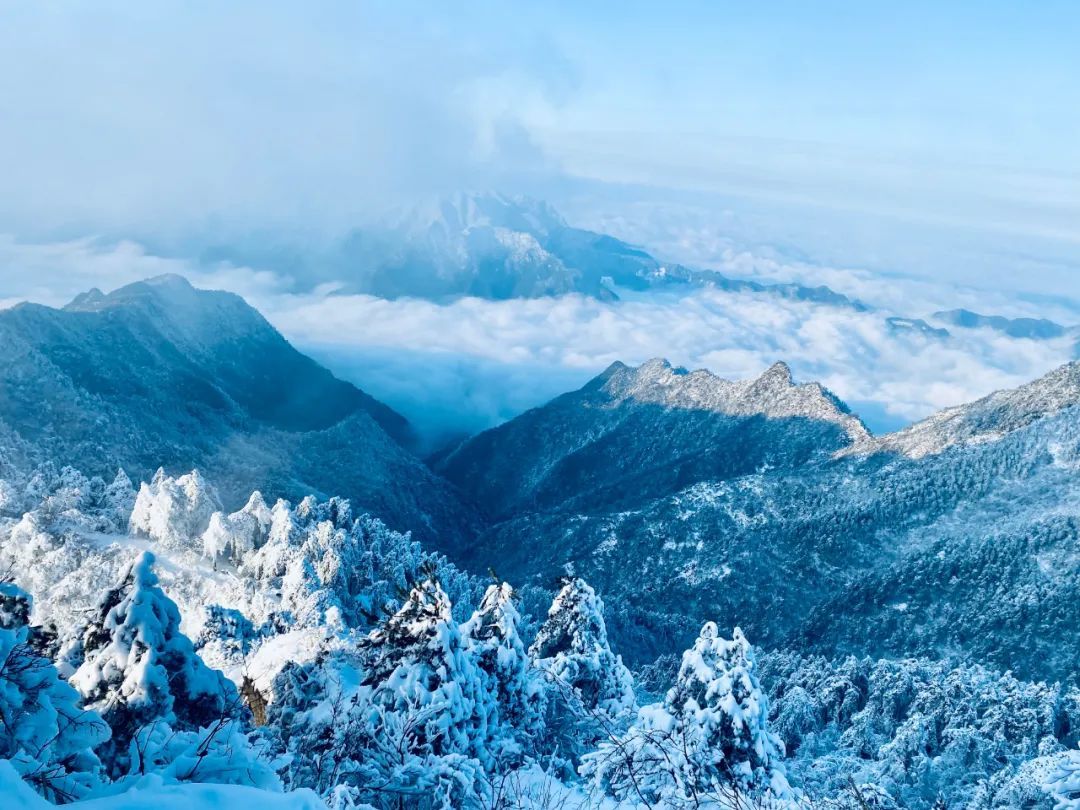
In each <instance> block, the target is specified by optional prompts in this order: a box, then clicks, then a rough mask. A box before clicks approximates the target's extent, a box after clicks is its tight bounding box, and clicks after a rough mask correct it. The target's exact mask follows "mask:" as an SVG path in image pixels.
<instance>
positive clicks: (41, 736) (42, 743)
mask: <svg viewBox="0 0 1080 810" xmlns="http://www.w3.org/2000/svg"><path fill="white" fill-rule="evenodd" d="M30 605H31V602H30V596H29V595H28V594H27V593H25V592H24V591H22V590H20V589H19V588H17V587H16V586H15V585H13V584H11V583H9V582H0V759H8V760H11V762H12V764H13V765H14V767H15V768H16V770H17V771H18V772H19V774H20V775H21V776H22V778H23V779H24V780H25V781H26V782H28V783H29V784H31V785H32V786H33V787H34V788H35V789H36V790H37V791H38V792H39V793H41V794H42V795H43V796H45V797H46V798H48V799H50V800H52V801H57V802H63V801H71V800H73V799H76V798H80V797H81V796H83V795H84V794H85V793H86V792H88V791H89V790H90V789H92V788H93V787H95V786H97V785H98V784H99V783H100V777H101V770H102V767H101V762H100V761H99V759H98V758H97V756H96V755H95V754H94V752H93V748H94V747H95V746H97V745H99V744H101V743H103V742H105V741H106V740H107V739H108V738H109V727H108V726H107V725H106V724H105V722H104V721H103V720H102V719H101V718H100V717H99V716H98V715H97V714H96V713H95V712H92V711H87V710H85V709H83V707H82V706H81V705H80V698H79V694H78V692H76V691H75V690H74V689H73V688H72V687H70V686H69V685H68V684H67V683H65V682H64V681H62V680H61V679H60V677H59V674H58V673H57V671H56V668H55V667H54V666H53V665H52V663H51V662H50V661H48V660H47V659H45V658H42V657H41V656H40V655H38V654H37V653H36V652H35V651H34V650H33V648H32V647H31V645H30V644H29V642H28V636H29V633H30V628H29V627H28V625H27V622H28V620H29V617H30Z"/></svg>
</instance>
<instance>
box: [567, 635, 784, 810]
mask: <svg viewBox="0 0 1080 810" xmlns="http://www.w3.org/2000/svg"><path fill="white" fill-rule="evenodd" d="M767 721H768V702H767V699H766V697H765V694H764V693H763V692H762V690H761V686H760V684H759V683H758V679H757V675H756V673H755V672H754V656H753V651H752V649H751V647H750V644H749V642H747V640H746V638H745V636H743V634H742V631H741V630H739V629H738V628H736V629H735V632H734V635H733V637H732V639H731V640H730V641H728V640H726V639H723V638H720V636H719V635H718V633H717V630H716V625H715V624H713V623H712V622H708V623H706V624H705V626H704V627H703V628H702V630H701V635H700V636H699V637H698V639H697V641H696V642H695V643H694V646H693V647H692V648H691V649H689V650H687V651H686V652H685V653H684V654H683V659H682V665H681V666H680V668H679V673H678V675H677V677H676V681H675V685H674V686H673V687H672V688H671V689H670V690H669V691H668V693H667V696H666V697H665V698H664V701H663V702H662V703H657V704H653V705H651V706H646V707H643V708H642V709H641V710H640V711H639V712H638V718H637V720H636V722H635V723H634V725H633V726H632V727H631V728H630V729H629V730H628V731H627V732H626V734H625V735H622V736H621V737H620V738H618V739H615V740H612V741H609V742H606V743H604V744H603V745H601V746H600V747H599V749H598V750H597V751H596V752H594V753H592V754H589V755H587V756H586V757H585V758H584V761H583V764H582V767H581V772H582V774H583V775H584V776H586V777H589V778H591V779H592V780H593V781H594V783H595V784H597V785H598V787H600V788H601V789H602V790H604V791H605V792H606V793H608V794H611V795H613V796H616V797H617V798H620V799H630V800H638V801H642V802H645V803H650V804H652V803H663V804H666V805H669V806H674V807H680V806H693V807H697V806H700V805H701V804H703V803H709V802H718V803H720V804H725V803H729V804H730V803H734V804H735V806H738V802H739V801H743V800H746V799H748V798H753V799H757V798H762V797H765V796H772V797H774V798H778V799H786V798H789V797H790V795H791V790H790V787H789V786H788V783H787V778H786V775H785V772H784V767H783V764H782V763H781V761H780V760H781V757H782V753H783V743H781V742H780V740H779V738H777V737H776V736H775V735H774V734H773V733H772V732H770V731H769V728H768V723H767Z"/></svg>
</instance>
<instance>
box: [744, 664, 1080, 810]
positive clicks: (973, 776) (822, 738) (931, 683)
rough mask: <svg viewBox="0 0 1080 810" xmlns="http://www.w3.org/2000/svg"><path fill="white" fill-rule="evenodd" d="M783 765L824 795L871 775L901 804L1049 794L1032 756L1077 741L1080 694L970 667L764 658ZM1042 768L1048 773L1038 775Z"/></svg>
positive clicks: (1004, 800) (839, 793) (838, 794)
mask: <svg viewBox="0 0 1080 810" xmlns="http://www.w3.org/2000/svg"><path fill="white" fill-rule="evenodd" d="M761 678H762V681H763V682H764V683H765V684H766V685H767V686H768V688H769V690H770V694H771V700H770V706H771V713H772V727H773V729H774V730H775V731H776V732H777V733H778V734H779V735H780V736H781V738H782V739H783V740H784V741H785V743H786V745H787V749H788V755H789V758H788V770H789V772H790V773H791V775H792V778H793V780H794V781H796V782H798V783H799V784H801V786H802V787H803V788H804V789H805V790H806V792H807V793H808V794H809V795H811V796H814V797H816V798H818V799H821V800H837V799H839V798H842V797H843V796H844V795H846V794H848V792H849V788H850V782H851V780H853V779H854V780H855V782H856V783H857V784H872V785H875V786H876V788H877V789H879V790H881V791H884V792H885V793H887V794H888V795H890V796H892V797H894V800H895V801H896V802H897V803H899V804H900V805H902V806H904V807H910V808H919V809H920V810H929V809H930V808H931V807H933V806H934V804H935V802H936V801H937V800H938V799H941V800H942V801H943V802H945V804H946V805H947V806H948V807H973V808H974V807H980V806H994V807H1002V808H1005V807H1019V806H1025V805H1024V802H1023V801H1021V800H1020V798H1019V797H1020V796H1022V795H1026V796H1032V797H1034V799H1033V800H1035V799H1043V800H1044V799H1045V796H1044V794H1043V793H1042V791H1041V789H1040V786H1041V785H1042V783H1043V781H1044V778H1042V777H1039V776H1038V773H1037V769H1036V768H1035V767H1034V765H1030V763H1036V762H1038V761H1040V759H1041V758H1043V761H1049V760H1045V758H1046V757H1054V756H1060V755H1061V754H1063V753H1064V751H1065V750H1066V748H1067V747H1068V746H1075V745H1076V743H1077V735H1078V733H1080V693H1078V692H1077V691H1076V689H1075V687H1070V686H1068V685H1057V684H1052V685H1047V684H1041V683H1034V684H1033V683H1026V682H1024V681H1020V680H1018V679H1016V678H1015V677H1013V676H1012V675H1010V674H1004V675H1002V674H999V673H995V672H992V671H990V670H987V669H984V668H983V667H980V666H975V665H962V664H949V663H943V662H933V661H920V660H904V661H876V662H875V661H870V660H868V659H864V660H857V659H855V658H848V659H846V660H841V661H838V662H833V661H829V660H827V659H824V658H816V657H811V658H804V657H802V656H799V655H797V654H793V653H772V654H767V655H764V656H762V659H761ZM1044 776H1045V775H1044Z"/></svg>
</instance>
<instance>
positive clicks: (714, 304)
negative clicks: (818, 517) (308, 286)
mask: <svg viewBox="0 0 1080 810" xmlns="http://www.w3.org/2000/svg"><path fill="white" fill-rule="evenodd" d="M740 255H741V258H739V261H742V262H746V263H750V264H762V263H768V264H769V266H770V267H772V271H771V272H772V274H773V275H774V276H777V277H782V276H798V275H800V274H805V273H808V272H809V271H810V268H808V267H805V266H798V265H790V264H785V263H783V262H780V261H777V260H776V259H757V258H755V257H753V256H749V255H742V254H740ZM0 267H5V268H10V269H11V270H10V272H8V273H7V274H6V275H7V276H8V285H7V291H6V296H7V298H8V299H9V303H10V302H13V301H15V300H18V299H31V300H37V301H41V302H44V303H48V304H52V305H61V304H63V303H65V302H66V301H67V300H69V299H70V298H71V297H73V296H74V295H75V294H76V293H78V292H81V291H83V290H85V289H87V288H88V287H90V286H100V287H103V288H106V289H108V288H111V287H115V286H119V285H121V284H124V283H128V282H131V281H135V280H138V279H141V278H145V277H147V276H152V275H156V274H160V273H166V272H175V273H181V274H184V275H186V276H187V277H188V278H189V279H190V280H191V281H192V282H193V283H194V284H196V285H197V286H201V287H206V288H214V289H229V290H232V291H235V292H238V293H240V294H242V295H244V296H245V297H246V298H247V300H248V301H249V302H250V303H251V304H252V305H254V306H256V307H257V308H259V309H260V310H261V311H262V312H263V314H264V315H266V317H267V318H268V319H269V320H270V321H271V322H272V323H273V324H274V325H275V326H277V327H278V329H280V330H281V331H282V333H283V334H285V336H286V337H288V338H289V339H290V340H292V341H293V342H294V343H295V344H296V345H297V346H299V347H300V348H301V349H304V350H306V351H309V352H311V353H313V354H314V355H315V356H317V357H318V358H319V359H321V360H322V361H323V362H324V363H326V364H327V365H328V366H330V367H331V368H332V369H334V370H335V371H336V372H337V373H338V374H339V375H341V376H344V377H346V378H348V379H350V380H352V381H353V382H355V383H357V384H358V385H360V386H361V387H363V388H365V389H366V390H368V391H369V392H370V393H372V394H374V395H375V396H377V397H380V398H382V399H384V400H385V401H387V402H388V403H389V404H390V405H392V406H394V407H395V408H398V409H399V410H401V411H403V412H404V413H405V414H406V415H407V416H409V417H410V418H411V419H412V420H413V421H414V422H417V423H418V425H419V427H420V428H421V429H422V430H424V431H425V432H428V433H429V434H432V435H435V434H447V433H454V432H471V431H475V430H479V429H483V428H485V427H489V426H491V425H493V424H496V423H498V422H500V421H502V420H504V419H507V418H510V417H512V416H513V415H515V414H517V413H520V412H521V411H523V410H525V409H527V408H529V407H532V406H535V405H539V404H541V403H543V402H545V401H546V400H548V399H550V398H551V397H554V396H556V395H558V394H559V393H562V392H563V391H566V390H569V389H571V388H574V387H577V386H579V385H581V384H583V383H584V382H586V381H587V380H588V379H590V378H591V377H592V376H594V375H595V374H597V373H599V372H600V371H601V370H603V369H604V368H605V367H606V366H607V365H609V364H610V363H612V362H614V361H615V360H621V361H623V362H627V363H639V362H642V361H644V360H647V359H649V358H651V357H665V358H667V359H669V360H670V361H671V362H673V363H676V364H680V365H685V366H688V367H705V368H709V369H710V370H712V371H713V372H715V373H716V374H719V375H721V376H725V377H730V378H745V377H750V376H754V375H757V374H758V373H760V372H761V371H762V370H763V369H764V368H766V367H767V366H768V365H770V364H771V363H773V362H774V361H776V360H784V361H786V362H788V363H789V364H790V365H791V366H792V369H793V370H794V373H795V375H796V377H797V378H799V379H801V380H818V381H820V382H822V383H823V384H824V385H826V386H828V387H829V388H830V389H832V390H833V391H834V392H835V393H836V394H838V395H839V396H840V397H841V398H843V399H844V400H845V401H847V402H848V403H849V404H850V405H852V406H853V408H854V409H855V410H856V411H858V412H861V413H862V415H863V416H864V417H865V418H866V419H867V420H868V421H869V422H870V424H871V426H872V427H874V428H877V429H881V428H885V427H895V426H898V425H900V424H903V423H905V422H908V421H911V420H914V419H918V418H920V417H923V416H926V415H928V414H929V413H931V412H933V411H935V410H938V409H940V408H943V407H946V406H949V405H955V404H959V403H961V402H966V401H969V400H972V399H976V398H978V397H980V396H983V395H985V394H987V393H989V392H990V391H993V390H995V389H999V388H1005V387H1012V386H1016V385H1019V384H1021V383H1023V382H1026V381H1028V380H1030V379H1032V378H1034V377H1036V376H1038V375H1040V374H1042V373H1044V372H1046V371H1048V370H1050V369H1051V368H1054V367H1056V366H1057V365H1060V364H1061V363H1063V362H1066V361H1067V360H1069V359H1071V357H1072V352H1073V340H1074V339H1073V338H1070V337H1063V338H1060V339H1057V340H1050V341H1033V340H1026V339H1014V338H1010V337H1007V336H1005V335H1003V334H1001V333H999V332H995V331H992V330H988V329H978V330H965V329H954V330H953V334H952V336H951V337H949V338H944V339H943V338H938V337H933V336H930V335H926V334H922V333H920V332H919V331H917V330H908V329H898V328H896V327H894V326H890V325H889V324H888V322H887V320H886V318H887V317H889V316H892V315H898V316H908V317H922V316H924V315H926V314H927V313H926V311H925V310H924V309H923V307H925V306H927V305H929V304H931V303H934V304H935V305H936V306H941V307H948V306H961V305H963V306H971V307H972V308H974V309H977V310H980V311H986V312H991V313H993V312H995V309H994V306H995V305H997V304H1001V303H1003V301H1002V296H1001V295H1000V294H998V293H980V292H979V291H978V290H974V289H957V288H955V287H951V286H938V287H934V286H933V285H931V284H930V283H929V282H927V281H912V280H907V279H902V278H895V279H894V278H888V279H886V278H881V277H879V276H875V275H873V274H869V273H862V272H860V271H830V270H828V269H827V268H818V270H819V271H820V273H821V274H824V275H826V276H828V275H829V274H830V273H832V274H834V277H835V278H838V279H839V278H841V276H840V275H839V274H840V273H841V272H846V273H848V274H850V278H849V281H850V283H851V284H853V285H856V288H855V289H853V290H851V291H852V292H856V293H858V294H860V295H861V296H862V297H865V298H867V299H869V300H872V301H874V302H875V303H877V304H878V305H879V308H877V309H874V310H872V311H869V312H858V311H855V310H852V309H846V308H836V307H830V306H825V305H819V304H813V303H809V302H805V301H794V300H787V299H781V298H777V297H774V296H771V295H768V294H750V293H739V294H734V293H727V292H722V291H719V290H715V289H701V290H696V291H692V292H683V293H650V294H645V295H631V296H624V298H623V300H622V301H619V302H615V303H608V302H601V301H597V300H594V299H591V298H586V297H583V296H578V295H571V296H564V297H561V298H554V299H552V298H543V299H518V300H510V301H486V300H481V299H476V298H465V299H460V300H458V301H455V302H452V303H449V304H435V303H432V302H429V301H419V300H411V299H401V300H396V301H388V300H384V299H379V298H374V297H371V296H366V295H338V294H335V293H334V292H333V285H329V286H328V287H325V288H322V289H317V290H315V291H313V292H310V293H304V294H296V293H293V292H290V291H289V290H291V289H292V288H291V285H290V283H289V279H287V278H284V277H282V276H280V275H276V274H274V273H270V272H265V271H258V270H253V269H250V268H244V267H234V266H230V265H227V264H218V265H205V264H199V263H194V262H189V261H185V260H180V259H170V258H163V257H160V256H155V255H152V254H150V253H148V252H146V251H145V250H144V249H142V248H141V247H139V246H138V245H136V244H134V243H131V242H122V243H118V244H115V245H109V244H104V243H101V242H98V241H93V240H78V241H72V242H65V243H48V244H26V243H20V242H18V241H15V240H14V239H12V238H10V237H4V238H0ZM900 303H906V304H907V305H908V306H907V307H901V306H899V304H900ZM1032 308H1033V307H1032V306H1031V305H1028V306H1027V307H1025V306H1022V305H1020V304H1016V303H1014V305H1013V307H1012V309H1013V310H1014V311H1013V312H1008V313H1006V314H1030V313H1029V312H1028V310H1029V309H1032ZM1061 314H1063V315H1065V316H1068V315H1069V314H1070V313H1069V312H1068V311H1066V310H1063V311H1062V313H1061ZM1065 323H1066V324H1067V325H1071V323H1072V321H1069V320H1066V321H1065Z"/></svg>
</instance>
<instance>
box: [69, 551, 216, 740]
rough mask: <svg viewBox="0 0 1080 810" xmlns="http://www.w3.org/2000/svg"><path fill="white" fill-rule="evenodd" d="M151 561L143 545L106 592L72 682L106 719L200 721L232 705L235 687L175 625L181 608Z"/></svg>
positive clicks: (190, 724) (195, 724)
mask: <svg viewBox="0 0 1080 810" xmlns="http://www.w3.org/2000/svg"><path fill="white" fill-rule="evenodd" d="M154 562H155V558H154V555H153V554H152V553H150V552H148V551H147V552H143V553H142V554H140V555H139V557H138V558H136V560H135V561H134V562H133V563H132V564H131V566H130V567H129V568H128V570H127V572H126V574H125V575H124V577H123V580H122V581H121V583H120V584H119V585H118V586H117V587H116V588H113V589H112V590H110V591H109V592H108V593H106V594H105V596H104V597H103V599H102V602H101V605H100V608H99V614H98V617H97V618H96V619H95V620H94V621H93V622H91V624H90V626H89V627H88V628H87V629H86V632H85V634H84V636H83V641H82V654H83V656H84V660H83V662H82V664H81V665H80V666H79V667H78V669H77V670H76V671H75V674H74V675H72V677H71V679H70V682H71V684H72V685H73V686H74V687H75V688H76V689H78V690H79V691H80V692H81V693H82V694H83V695H84V697H85V698H86V700H87V703H88V705H90V706H93V707H97V708H100V709H101V710H102V712H103V714H104V715H105V717H106V719H109V718H110V717H112V716H115V715H116V714H117V713H118V712H119V713H122V714H123V715H124V716H125V717H130V719H131V722H130V723H128V722H127V721H125V725H130V730H131V731H134V729H135V727H137V726H138V725H141V724H145V723H147V722H152V721H156V720H160V721H163V722H165V723H168V724H169V725H171V726H173V727H176V728H199V727H200V726H203V725H206V724H208V723H209V722H212V721H213V720H216V719H217V718H218V717H220V716H222V715H224V714H226V713H228V712H229V711H230V710H234V709H230V706H234V705H235V704H236V703H237V699H236V689H235V687H233V685H232V684H231V683H230V682H229V681H228V680H226V678H225V677H224V676H223V675H222V674H221V673H220V672H218V671H216V670H212V669H210V668H209V667H207V666H206V664H204V663H203V661H202V659H201V658H199V656H198V655H197V654H196V652H195V648H194V646H193V645H192V643H191V641H190V640H189V639H188V638H187V636H185V635H184V634H183V633H182V632H181V631H180V611H179V610H178V609H177V607H176V604H175V603H174V602H173V601H172V600H171V599H169V598H168V597H167V596H166V595H165V593H164V592H163V591H162V590H161V588H160V587H159V586H158V578H157V575H156V574H155V573H154ZM110 722H111V723H112V722H113V721H110ZM113 724H114V725H115V723H113Z"/></svg>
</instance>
